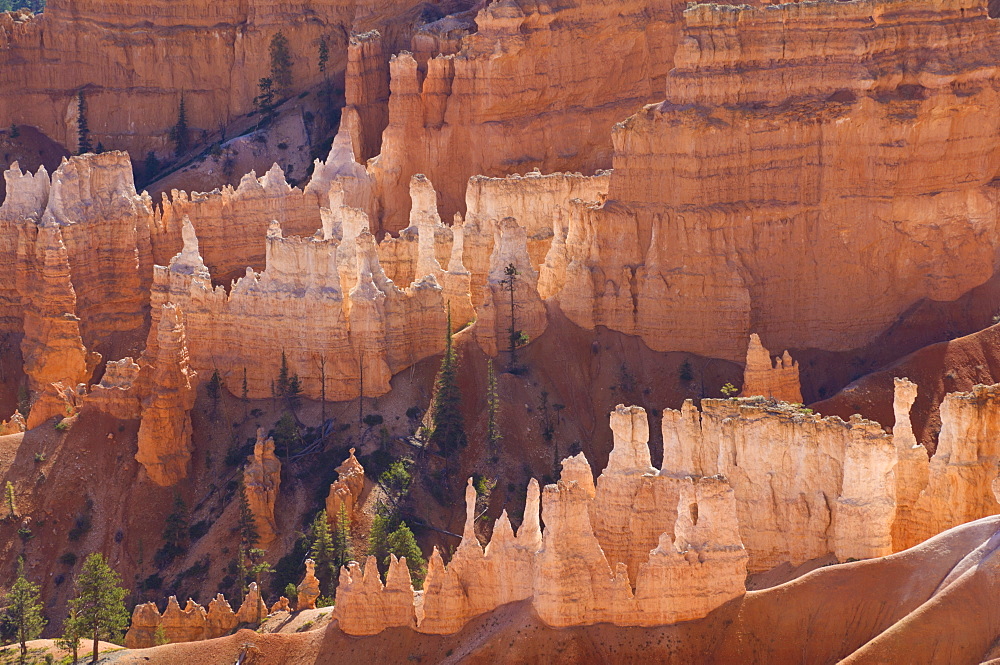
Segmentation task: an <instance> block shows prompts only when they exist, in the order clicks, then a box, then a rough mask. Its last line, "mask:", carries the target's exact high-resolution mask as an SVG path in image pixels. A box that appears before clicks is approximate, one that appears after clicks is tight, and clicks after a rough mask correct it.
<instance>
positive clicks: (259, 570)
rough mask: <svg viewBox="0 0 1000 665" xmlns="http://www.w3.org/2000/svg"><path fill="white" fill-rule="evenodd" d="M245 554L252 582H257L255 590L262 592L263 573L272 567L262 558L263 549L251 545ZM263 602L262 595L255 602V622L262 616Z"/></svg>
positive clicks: (272, 569) (271, 571) (269, 571)
mask: <svg viewBox="0 0 1000 665" xmlns="http://www.w3.org/2000/svg"><path fill="white" fill-rule="evenodd" d="M247 556H248V558H249V559H250V564H251V566H250V574H251V575H253V579H254V582H256V583H257V591H258V592H260V593H263V588H264V587H263V584H262V579H263V576H264V575H265V574H268V573H273V572H274V568H272V567H271V564H269V563H268V562H267V561H265V560H264V550H262V549H258V548H256V547H253V548H251V549H250V551H249V552H247ZM263 604H264V601H263V597H261V600H260V601H259V602H258V603H257V623H260V620H261V618H262V612H263V611H264V610H265V609H266V608H264V607H262V606H263Z"/></svg>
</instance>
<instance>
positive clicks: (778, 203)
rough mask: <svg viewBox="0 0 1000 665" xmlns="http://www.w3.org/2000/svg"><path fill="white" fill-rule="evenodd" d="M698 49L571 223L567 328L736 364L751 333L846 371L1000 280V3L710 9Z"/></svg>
mask: <svg viewBox="0 0 1000 665" xmlns="http://www.w3.org/2000/svg"><path fill="white" fill-rule="evenodd" d="M890 8H891V9H890ZM831 25H836V26H837V29H836V30H835V31H834V32H832V33H831V32H830V30H829V26H831ZM682 29H683V37H682V40H681V42H680V46H679V47H678V49H677V52H676V56H675V59H674V60H675V63H674V64H675V67H674V69H673V70H671V72H670V74H669V75H668V76H667V78H666V85H665V97H666V100H665V101H664V102H662V103H659V104H654V105H650V106H647V107H645V108H644V109H642V110H641V111H640V112H639V113H637V114H635V115H633V116H632V117H630V118H628V119H627V120H625V121H623V122H621V123H619V124H618V125H616V126H615V128H614V129H613V132H612V137H613V142H614V146H615V156H614V171H613V173H612V175H611V182H610V184H609V192H608V201H607V203H605V204H604V205H603V206H600V207H597V208H584V209H581V210H580V211H579V214H578V215H570V218H569V222H570V232H571V233H573V234H576V236H577V237H580V238H581V239H583V240H584V241H585V245H584V247H583V248H581V249H578V250H577V256H578V258H576V261H577V262H578V265H577V266H574V267H573V268H572V269H571V270H570V272H569V273H568V275H567V279H566V281H565V285H564V286H563V287H562V290H561V292H560V293H559V295H558V296H557V300H558V301H559V302H560V304H561V305H562V307H563V310H564V311H565V312H566V313H567V315H568V316H569V318H570V319H571V320H573V321H575V322H577V323H578V324H580V325H582V326H585V327H591V326H594V325H606V326H609V327H611V328H613V329H615V330H619V331H622V332H625V333H628V334H637V335H639V336H641V337H642V339H643V340H644V341H645V342H646V344H648V345H649V346H650V347H651V348H654V349H657V350H663V351H666V350H683V351H689V352H693V353H700V354H704V355H708V356H712V357H722V358H727V359H730V360H734V361H739V360H742V358H743V357H744V352H745V347H744V343H745V340H746V339H747V337H748V335H749V333H750V331H751V324H752V329H753V330H754V331H755V332H758V333H760V335H761V337H762V338H763V339H765V340H767V343H768V345H769V346H772V347H773V348H776V349H782V348H787V349H796V348H807V347H809V348H820V349H825V350H830V351H843V350H848V349H853V348H857V347H861V346H864V345H865V344H866V343H868V342H870V341H871V340H872V339H873V338H875V337H876V336H877V335H878V334H879V333H880V332H882V331H884V330H885V329H886V328H887V327H888V326H889V325H890V324H892V323H893V322H894V321H895V320H896V319H897V317H898V316H899V315H900V314H901V313H903V312H904V311H906V310H907V308H909V307H910V306H911V305H913V304H914V303H915V302H917V301H919V300H920V299H922V298H930V299H933V300H952V299H955V298H957V297H958V296H959V295H961V294H962V293H964V292H966V291H968V290H969V289H971V288H972V287H975V286H977V285H979V284H982V283H983V282H984V281H986V280H987V279H988V278H989V277H990V276H991V275H993V273H994V271H995V268H996V258H995V257H996V250H997V243H996V241H995V240H994V239H995V238H996V237H997V233H996V231H997V215H996V210H997V206H996V189H995V188H994V187H993V186H992V185H991V184H990V183H991V182H992V181H993V178H994V177H995V175H996V173H997V170H998V167H1000V150H998V147H1000V144H998V139H997V137H998V136H1000V132H998V122H1000V121H998V119H997V118H996V117H995V116H993V115H991V114H989V113H987V112H985V111H984V109H989V108H993V107H994V106H995V105H996V103H997V100H996V96H997V87H996V86H995V85H994V84H993V81H994V79H995V76H996V74H995V72H994V71H993V69H992V68H991V67H990V66H989V65H987V64H986V63H987V62H988V61H989V56H988V55H987V54H989V53H992V52H994V51H995V49H996V48H997V40H998V36H997V33H996V30H995V29H994V25H993V21H992V20H991V19H990V18H989V17H988V16H987V9H986V5H985V4H983V3H978V2H972V1H971V0H955V1H949V2H945V3H938V2H925V1H924V0H908V1H907V2H903V3H891V4H888V3H882V2H860V3H837V2H816V3H792V4H787V5H781V6H780V8H779V7H772V6H765V7H751V6H741V7H739V8H729V7H720V6H717V5H711V4H703V5H696V6H692V7H691V8H689V9H687V10H686V11H685V12H684V22H683V26H682ZM929 35H933V37H929ZM859 219H863V220H866V221H865V222H864V223H859V222H858V220H859ZM945 228H946V229H947V232H946V233H942V232H941V229H945ZM633 303H634V307H633V306H632V305H633Z"/></svg>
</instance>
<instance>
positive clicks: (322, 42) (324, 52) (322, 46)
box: [319, 35, 330, 78]
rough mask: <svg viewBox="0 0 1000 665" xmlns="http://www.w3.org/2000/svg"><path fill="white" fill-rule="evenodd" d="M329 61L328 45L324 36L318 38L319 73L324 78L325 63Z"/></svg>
mask: <svg viewBox="0 0 1000 665" xmlns="http://www.w3.org/2000/svg"><path fill="white" fill-rule="evenodd" d="M329 61H330V45H329V44H328V43H327V41H326V35H323V36H321V37H320V38H319V73H320V74H322V75H323V77H324V78H326V63H328V62H329Z"/></svg>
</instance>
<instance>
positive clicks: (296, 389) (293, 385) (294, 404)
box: [285, 374, 302, 411]
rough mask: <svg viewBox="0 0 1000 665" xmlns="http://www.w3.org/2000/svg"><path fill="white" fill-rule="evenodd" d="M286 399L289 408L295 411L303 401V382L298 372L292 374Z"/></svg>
mask: <svg viewBox="0 0 1000 665" xmlns="http://www.w3.org/2000/svg"><path fill="white" fill-rule="evenodd" d="M285 400H286V401H287V402H288V408H289V409H292V410H293V411H294V410H295V409H296V408H298V406H299V403H300V402H301V401H302V382H301V381H299V375H298V374H292V377H291V378H290V379H288V390H287V391H286V393H285Z"/></svg>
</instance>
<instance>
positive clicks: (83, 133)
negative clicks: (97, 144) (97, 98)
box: [76, 90, 91, 155]
mask: <svg viewBox="0 0 1000 665" xmlns="http://www.w3.org/2000/svg"><path fill="white" fill-rule="evenodd" d="M76 132H77V141H76V148H77V153H78V154H81V155H82V154H84V153H87V152H90V149H91V146H90V126H89V125H88V124H87V98H86V97H84V95H83V90H81V91H80V92H78V93H76Z"/></svg>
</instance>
